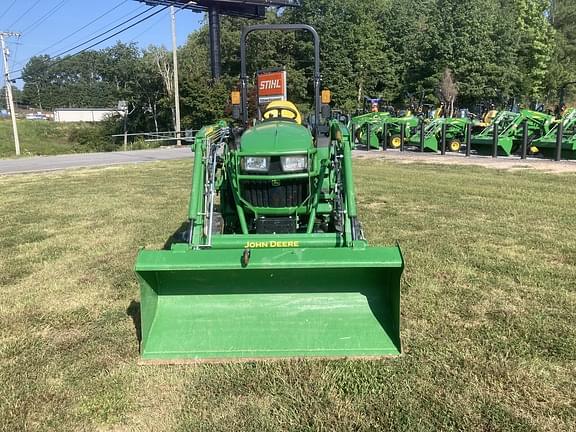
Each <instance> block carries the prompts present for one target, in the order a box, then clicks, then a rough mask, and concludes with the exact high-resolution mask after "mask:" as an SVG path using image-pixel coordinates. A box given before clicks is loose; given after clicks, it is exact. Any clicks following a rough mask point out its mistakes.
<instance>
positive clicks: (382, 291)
mask: <svg viewBox="0 0 576 432" xmlns="http://www.w3.org/2000/svg"><path fill="white" fill-rule="evenodd" d="M243 252H244V251H243V250H238V249H229V250H223V249H220V250H218V249H206V250H185V251H147V250H142V251H141V252H140V253H139V255H138V259H137V261H136V274H137V276H138V279H139V282H140V289H141V305H140V316H141V334H142V341H141V356H142V359H143V360H156V361H167V362H171V361H172V362H178V361H215V360H220V361H226V360H237V359H266V358H285V357H380V356H388V355H398V354H400V352H401V346H400V330H399V327H400V277H401V274H402V270H403V259H402V255H401V252H400V249H399V248H396V247H390V248H363V249H356V248H316V249H314V248H307V249H288V248H283V249H252V251H251V257H250V260H249V262H248V264H247V265H245V263H243V262H242V254H243Z"/></svg>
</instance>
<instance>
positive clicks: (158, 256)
mask: <svg viewBox="0 0 576 432" xmlns="http://www.w3.org/2000/svg"><path fill="white" fill-rule="evenodd" d="M272 30H273V31H295V30H305V31H308V32H310V33H311V34H312V36H313V38H314V47H315V58H314V64H315V68H314V77H313V88H314V107H315V108H314V109H315V115H314V116H311V118H313V119H320V117H321V116H320V114H321V103H320V88H321V81H320V69H319V63H320V62H319V39H318V35H317V33H316V31H315V30H314V29H313V28H312V27H310V26H307V25H258V26H250V27H246V28H244V29H243V31H242V36H241V77H240V79H241V98H240V99H241V100H240V107H239V108H240V109H239V112H240V114H241V116H240V118H241V121H240V123H239V124H236V125H232V124H228V123H226V122H225V121H220V122H217V123H215V124H213V125H209V126H206V127H204V128H202V130H201V131H200V132H199V133H198V134H197V136H196V140H195V143H194V154H195V158H194V170H193V174H192V192H191V195H190V205H189V208H188V229H187V230H186V231H185V233H184V234H183V239H182V240H181V242H176V243H174V244H172V246H171V248H170V249H168V250H142V251H140V253H139V254H138V258H137V260H136V274H137V276H138V280H139V282H140V289H141V321H142V322H141V324H142V343H141V356H142V358H143V359H144V360H154V361H168V362H174V361H214V360H220V361H223V360H224V361H225V360H237V359H245V360H246V359H248V360H254V359H262V358H277V357H318V356H321V357H374V356H376V357H378V356H385V355H397V354H399V353H400V332H399V324H400V276H401V273H402V269H403V259H402V255H401V252H400V249H399V248H398V247H396V246H394V247H369V246H368V243H367V241H366V240H365V238H364V235H363V232H362V229H361V225H360V222H359V218H358V209H357V204H356V194H355V191H354V176H353V173H352V157H351V151H352V137H351V134H350V133H349V130H348V129H347V127H346V126H345V125H344V124H342V123H340V122H339V121H338V120H331V121H330V123H329V133H328V137H326V136H325V135H324V134H321V133H319V131H318V124H316V123H312V124H309V125H305V124H302V121H301V118H303V116H301V115H300V113H299V112H298V110H297V109H296V107H295V106H294V105H293V104H291V103H289V102H287V101H284V102H283V103H280V102H276V103H275V104H274V105H272V106H268V107H266V108H264V110H263V115H262V117H261V118H260V119H258V120H257V121H256V123H255V124H253V123H252V122H249V115H248V94H249V76H248V74H247V70H246V69H247V68H246V41H247V37H248V36H249V35H250V34H251V33H253V32H255V31H272Z"/></svg>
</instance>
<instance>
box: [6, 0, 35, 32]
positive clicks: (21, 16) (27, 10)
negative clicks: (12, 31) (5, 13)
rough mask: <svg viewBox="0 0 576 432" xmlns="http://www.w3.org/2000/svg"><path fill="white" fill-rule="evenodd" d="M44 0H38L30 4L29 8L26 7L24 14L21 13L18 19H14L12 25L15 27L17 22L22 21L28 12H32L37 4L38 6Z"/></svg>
mask: <svg viewBox="0 0 576 432" xmlns="http://www.w3.org/2000/svg"><path fill="white" fill-rule="evenodd" d="M41 1H42V0H37V1H36V2H35V3H34V4H33V5H32V6H30V7H29V8H28V9H26V12H24V13H23V14H22V15H20V16H19V17H18V18H16V21H14V22H13V23H12V24H11V25H10V27H12V28H13V27H14V24H16V23H17V22H18V21H20V20H21V19H22V18H24V17H25V16H26V15H28V12H30V11H31V10H32V9H34V8H35V7H36V6H38V4H39V3H40V2H41Z"/></svg>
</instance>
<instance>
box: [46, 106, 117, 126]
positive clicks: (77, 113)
mask: <svg viewBox="0 0 576 432" xmlns="http://www.w3.org/2000/svg"><path fill="white" fill-rule="evenodd" d="M122 114H123V113H122V112H121V111H118V110H117V109H114V108H56V109H55V110H54V121H55V122H61V123H70V122H100V121H102V120H104V119H106V118H107V117H111V116H114V115H122Z"/></svg>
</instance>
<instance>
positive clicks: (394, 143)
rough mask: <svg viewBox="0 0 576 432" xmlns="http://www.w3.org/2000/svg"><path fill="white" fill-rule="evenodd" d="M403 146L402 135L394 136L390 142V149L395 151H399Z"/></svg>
mask: <svg viewBox="0 0 576 432" xmlns="http://www.w3.org/2000/svg"><path fill="white" fill-rule="evenodd" d="M401 144H402V138H401V137H400V135H392V136H391V137H390V139H389V141H388V147H390V148H393V149H399V148H400V146H401Z"/></svg>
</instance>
